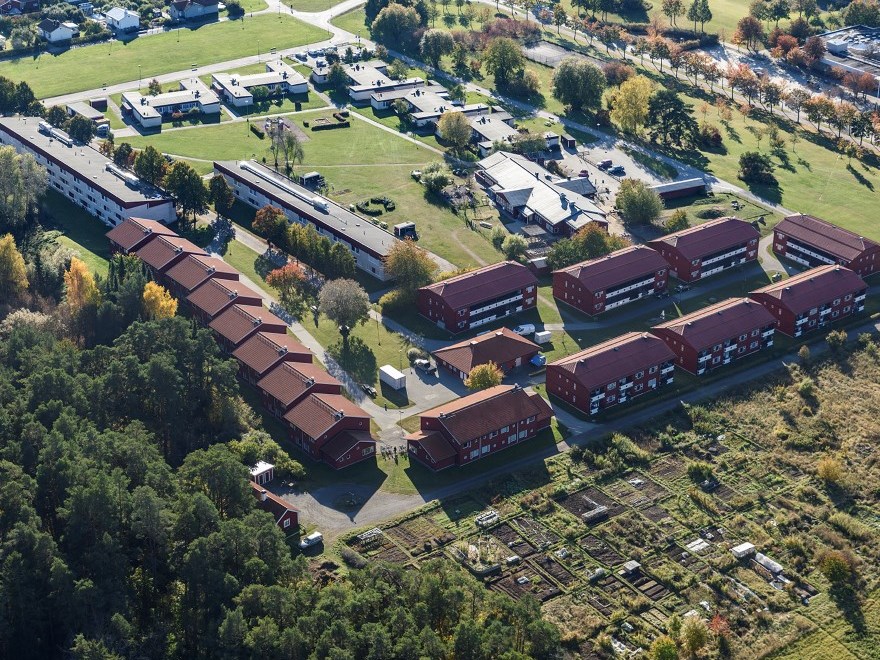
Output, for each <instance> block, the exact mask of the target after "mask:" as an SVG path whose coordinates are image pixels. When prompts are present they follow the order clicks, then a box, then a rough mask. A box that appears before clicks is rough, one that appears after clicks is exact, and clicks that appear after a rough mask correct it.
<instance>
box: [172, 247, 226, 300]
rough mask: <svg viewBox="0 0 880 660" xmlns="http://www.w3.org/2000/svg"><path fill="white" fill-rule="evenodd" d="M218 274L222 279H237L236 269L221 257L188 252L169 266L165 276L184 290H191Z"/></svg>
mask: <svg viewBox="0 0 880 660" xmlns="http://www.w3.org/2000/svg"><path fill="white" fill-rule="evenodd" d="M218 274H219V275H222V276H223V279H231V280H237V279H238V271H237V270H235V269H234V268H233V267H232V266H230V265H229V264H227V263H226V262H225V261H223V260H222V259H218V258H217V257H208V256H202V255H198V254H190V255H187V256H186V257H184V258H183V259H181V260H180V261H178V262H177V263H176V264H174V265H173V266H172V267H171V268H169V269H168V272H166V273H165V276H166V277H167V278H168V279H169V280H171V281H172V282H174V283H176V284H178V285H180V286H181V287H182V288H183V289H184V290H186V291H193V290H194V289H196V288H197V287H198V286H199V285H201V284H203V283H204V282H205V280H207V279H209V278H211V277H214V276H215V275H218ZM233 276H234V277H233Z"/></svg>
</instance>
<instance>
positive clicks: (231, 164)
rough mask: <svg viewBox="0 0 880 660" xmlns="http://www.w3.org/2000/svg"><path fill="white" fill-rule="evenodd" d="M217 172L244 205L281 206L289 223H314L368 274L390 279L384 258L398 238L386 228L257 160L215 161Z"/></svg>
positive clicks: (321, 232) (317, 229) (215, 171)
mask: <svg viewBox="0 0 880 660" xmlns="http://www.w3.org/2000/svg"><path fill="white" fill-rule="evenodd" d="M214 173H215V174H220V175H222V176H223V177H224V178H225V179H226V181H227V182H228V183H229V186H230V187H231V188H232V192H233V193H234V194H235V197H236V199H238V200H240V201H241V202H243V203H244V204H247V205H248V206H250V207H252V208H255V209H259V208H261V207H263V206H266V205H267V204H271V205H272V206H276V207H278V208H280V209H281V210H283V211H284V213H285V215H286V216H287V220H288V222H298V223H299V224H301V225H312V226H314V228H315V229H316V231H317V232H318V233H319V234H320V235H321V236H325V237H326V238H328V239H329V240H331V241H333V242H336V243H341V244H342V245H343V246H345V248H346V249H347V250H348V251H349V252H351V254H352V256H354V258H355V263H356V264H357V267H358V268H360V269H361V270H362V271H364V272H365V273H367V274H369V275H371V276H373V277H375V278H377V279H380V280H382V281H387V280H388V279H390V278H389V276H388V275H386V273H385V257H386V256H388V253H389V252H390V251H391V247H392V246H393V245H394V244H395V243H396V242H397V239H396V238H395V237H394V236H393V235H392V234H391V233H389V232H388V231H386V230H385V229H382V228H381V227H378V226H377V225H374V224H373V223H372V222H368V221H367V220H365V219H364V218H361V217H360V216H358V215H355V214H354V213H352V212H351V211H349V210H348V208H347V207H343V206H341V205H339V204H337V203H336V202H334V201H332V200H330V199H328V198H326V197H322V196H321V195H318V194H316V193H315V192H314V191H312V190H309V189H308V188H304V187H303V186H301V185H299V184H298V183H296V182H295V181H293V180H292V179H289V178H287V177H285V176H284V175H282V174H279V173H277V172H274V171H273V170H272V169H270V168H268V167H266V166H265V165H262V164H260V163H257V162H256V161H252V160H250V161H226V162H216V161H215V162H214Z"/></svg>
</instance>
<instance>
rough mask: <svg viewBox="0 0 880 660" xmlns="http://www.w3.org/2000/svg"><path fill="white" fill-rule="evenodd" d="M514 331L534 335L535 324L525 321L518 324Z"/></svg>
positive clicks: (519, 333)
mask: <svg viewBox="0 0 880 660" xmlns="http://www.w3.org/2000/svg"><path fill="white" fill-rule="evenodd" d="M513 331H514V332H515V333H516V334H518V335H523V336H525V335H533V334H535V326H534V324H532V323H523V324H522V325H518V326H516V327H515V328H514V329H513Z"/></svg>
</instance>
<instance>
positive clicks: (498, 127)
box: [468, 113, 519, 142]
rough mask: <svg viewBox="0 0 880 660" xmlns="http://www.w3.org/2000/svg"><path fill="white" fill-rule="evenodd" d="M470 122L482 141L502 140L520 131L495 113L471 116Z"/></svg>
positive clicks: (512, 136)
mask: <svg viewBox="0 0 880 660" xmlns="http://www.w3.org/2000/svg"><path fill="white" fill-rule="evenodd" d="M505 114H506V113H505ZM468 123H469V124H470V125H471V128H472V129H473V130H474V132H475V133H476V134H477V135H479V138H480V141H486V142H502V141H504V140H507V139H509V138H514V137H516V136H517V135H519V131H517V130H516V129H515V128H514V127H513V126H510V125H509V124H507V123H506V122H505V121H502V120H501V119H499V118H497V117H495V115H480V116H479V117H470V118H469V120H468Z"/></svg>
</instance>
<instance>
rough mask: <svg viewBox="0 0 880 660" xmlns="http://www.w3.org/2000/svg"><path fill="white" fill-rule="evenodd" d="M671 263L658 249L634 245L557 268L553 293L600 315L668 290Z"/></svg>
mask: <svg viewBox="0 0 880 660" xmlns="http://www.w3.org/2000/svg"><path fill="white" fill-rule="evenodd" d="M668 280H669V264H667V263H666V259H664V258H663V257H662V256H660V253H658V252H657V251H656V250H653V249H651V248H649V247H647V246H644V245H633V246H631V247H627V248H623V249H622V250H617V251H615V252H612V253H611V254H608V255H606V256H604V257H599V258H598V259H592V260H590V261H583V262H581V263H579V264H574V265H573V266H569V267H568V268H562V269H560V270H556V271H553V297H554V298H556V299H557V300H558V301H560V302H563V303H565V304H566V305H571V306H572V307H574V308H575V309H577V310H579V311H581V312H583V313H584V314H589V315H590V316H596V315H598V314H601V313H602V312H606V311H608V310H611V309H615V308H617V307H621V306H622V305H625V304H627V303H630V302H633V301H634V300H639V299H641V298H643V297H645V296H650V295H654V294H657V293H661V292H663V291H665V290H666V284H667V282H668Z"/></svg>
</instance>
